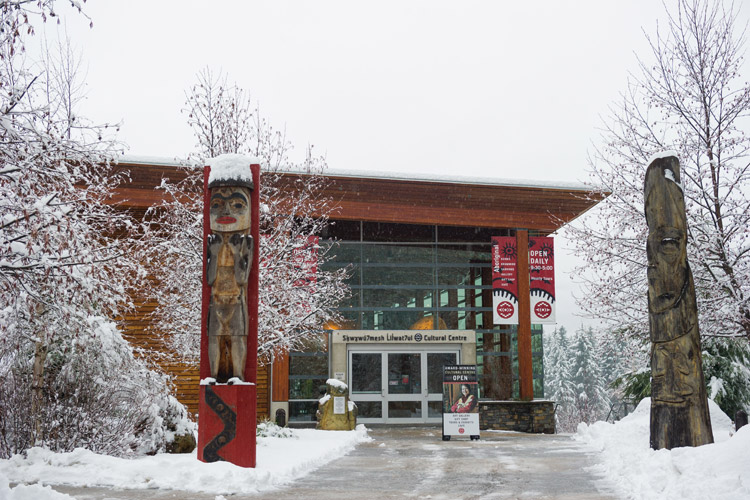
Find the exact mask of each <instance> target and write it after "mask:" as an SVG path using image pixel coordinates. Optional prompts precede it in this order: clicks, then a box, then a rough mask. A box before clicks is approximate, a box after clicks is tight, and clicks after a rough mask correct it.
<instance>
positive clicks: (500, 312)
mask: <svg viewBox="0 0 750 500" xmlns="http://www.w3.org/2000/svg"><path fill="white" fill-rule="evenodd" d="M492 319H493V321H492V322H493V323H494V324H496V325H517V324H518V249H517V247H516V238H515V237H513V236H493V237H492Z"/></svg>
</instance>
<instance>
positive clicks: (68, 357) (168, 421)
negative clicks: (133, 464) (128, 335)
mask: <svg viewBox="0 0 750 500" xmlns="http://www.w3.org/2000/svg"><path fill="white" fill-rule="evenodd" d="M87 323H88V330H87V331H80V332H78V333H79V334H78V336H77V337H76V338H75V339H74V340H73V341H72V342H71V343H69V344H68V343H65V342H59V343H57V345H54V346H52V347H51V348H50V349H49V350H48V354H47V362H46V363H45V365H46V369H45V372H44V376H43V377H44V379H43V390H42V399H41V401H39V402H38V403H36V402H35V400H34V397H33V384H34V381H33V373H32V363H31V362H32V361H33V359H34V358H33V355H32V354H33V353H32V351H33V349H34V346H33V344H32V343H31V342H26V343H22V344H20V345H19V347H20V350H19V355H18V356H16V357H15V358H14V359H12V360H10V361H9V362H8V363H6V364H5V365H4V366H3V368H2V373H0V378H2V379H3V380H4V381H5V383H4V384H2V386H0V456H2V457H4V458H7V457H9V456H10V455H12V454H14V453H19V452H21V451H23V450H25V449H27V448H30V447H32V446H34V445H40V446H45V447H47V448H49V449H51V450H53V451H71V450H73V449H74V448H78V447H83V448H87V449H90V450H92V451H94V452H97V453H104V454H110V455H119V456H125V455H133V454H145V453H156V452H162V451H167V449H168V447H169V445H170V443H172V442H173V441H174V438H175V436H176V435H180V434H192V432H193V430H194V429H193V427H194V424H193V423H192V422H190V420H189V419H188V415H187V412H186V410H185V408H184V407H183V406H182V405H181V404H180V403H179V402H177V400H175V399H174V398H173V397H172V396H170V394H169V384H168V380H167V378H166V376H165V375H163V374H161V373H159V372H157V371H155V370H151V369H149V367H148V366H147V364H146V361H145V360H144V359H139V358H138V357H136V355H135V353H134V352H133V349H132V347H131V346H130V344H129V343H128V342H127V341H125V340H124V339H123V338H122V336H121V335H120V333H119V331H118V330H117V328H116V326H115V325H114V323H112V322H110V321H107V320H106V319H104V318H100V317H89V318H87ZM37 404H38V408H34V406H35V405H37ZM38 422H39V423H41V425H39V426H38V429H37V425H38Z"/></svg>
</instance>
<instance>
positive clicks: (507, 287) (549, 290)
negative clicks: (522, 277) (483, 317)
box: [492, 236, 555, 325]
mask: <svg viewBox="0 0 750 500" xmlns="http://www.w3.org/2000/svg"><path fill="white" fill-rule="evenodd" d="M554 257H555V255H554V240H553V239H552V238H550V237H548V236H538V237H531V238H529V293H530V306H531V322H532V323H534V324H539V323H555V259H554ZM492 311H493V312H492V321H493V323H494V324H496V325H517V324H518V249H517V246H516V238H515V237H514V236H493V237H492Z"/></svg>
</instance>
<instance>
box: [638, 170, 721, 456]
mask: <svg viewBox="0 0 750 500" xmlns="http://www.w3.org/2000/svg"><path fill="white" fill-rule="evenodd" d="M644 200H645V212H646V222H647V224H648V229H649V234H648V240H647V244H646V253H647V257H648V271H647V273H648V309H649V326H650V331H651V447H652V448H653V449H660V448H667V449H672V448H676V447H679V446H700V445H703V444H708V443H713V433H712V431H711V420H710V418H709V411H708V400H707V397H706V386H705V382H704V379H703V367H702V361H701V345H700V334H699V331H698V308H697V303H696V298H695V287H694V284H693V274H692V272H691V271H690V265H689V264H688V260H687V218H686V215H685V198H684V194H683V192H682V186H681V185H680V163H679V160H678V159H677V158H676V157H675V156H665V157H661V158H657V159H655V160H654V161H653V162H652V163H651V164H650V165H649V167H648V170H647V171H646V180H645V183H644Z"/></svg>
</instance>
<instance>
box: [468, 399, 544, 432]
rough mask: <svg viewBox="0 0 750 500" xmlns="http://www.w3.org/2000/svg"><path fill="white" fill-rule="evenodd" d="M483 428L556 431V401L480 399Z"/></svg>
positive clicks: (480, 417)
mask: <svg viewBox="0 0 750 500" xmlns="http://www.w3.org/2000/svg"><path fill="white" fill-rule="evenodd" d="M479 428H480V429H481V430H489V429H492V430H498V431H517V432H530V433H536V434H554V433H555V402H554V401H548V400H535V401H481V400H480V401H479Z"/></svg>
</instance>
